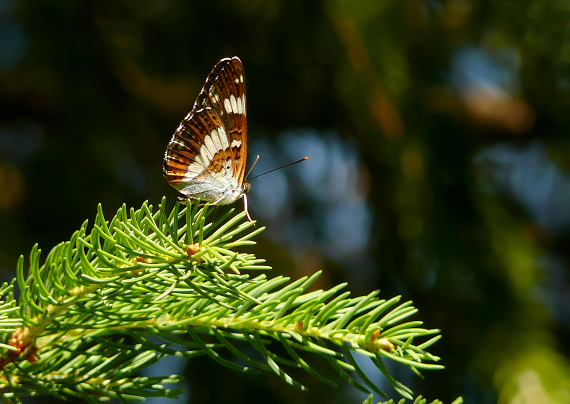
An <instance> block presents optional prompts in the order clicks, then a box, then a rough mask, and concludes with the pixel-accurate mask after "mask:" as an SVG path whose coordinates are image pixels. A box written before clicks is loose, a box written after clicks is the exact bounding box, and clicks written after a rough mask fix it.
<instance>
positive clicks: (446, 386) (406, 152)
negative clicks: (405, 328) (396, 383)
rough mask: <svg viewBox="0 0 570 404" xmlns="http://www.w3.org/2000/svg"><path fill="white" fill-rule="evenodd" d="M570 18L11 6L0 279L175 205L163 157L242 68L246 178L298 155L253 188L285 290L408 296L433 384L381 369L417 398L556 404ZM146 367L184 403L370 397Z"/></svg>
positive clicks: (3, 49)
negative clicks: (229, 63) (183, 124)
mask: <svg viewBox="0 0 570 404" xmlns="http://www.w3.org/2000/svg"><path fill="white" fill-rule="evenodd" d="M569 16H570V2H569V1H565V0H544V1H524V0H518V1H511V0H496V1H482V0H481V1H477V0H444V1H438V0H408V1H404V0H400V1H394V0H386V1H348V0H344V1H343V0H331V1H325V0H323V1H320V2H318V1H270V0H241V1H233V2H225V1H181V0H170V1H169V0H162V1H150V0H139V1H127V0H113V1H87V0H82V1H63V0H60V1H44V0H0V270H1V271H2V275H3V277H4V279H11V278H12V277H13V276H14V275H15V267H16V262H17V259H18V256H19V255H20V254H25V255H26V254H28V252H29V250H30V249H31V248H32V246H33V244H34V243H39V245H40V248H42V250H43V251H44V254H45V253H47V251H49V250H50V249H51V248H52V247H53V246H54V245H56V244H57V243H59V242H61V241H64V240H67V239H69V237H70V235H71V234H72V233H73V232H74V231H75V230H76V229H78V228H79V226H80V225H81V223H82V222H83V221H84V220H86V219H89V220H92V219H93V218H94V216H95V213H96V206H97V204H98V203H102V204H103V209H104V211H105V213H106V214H107V217H111V216H112V215H113V214H114V212H115V211H116V210H117V209H118V208H119V206H120V205H121V204H123V203H125V204H126V205H127V206H128V207H135V208H138V207H140V205H141V203H142V202H143V201H145V200H149V201H150V202H151V203H153V204H155V205H156V204H158V202H159V201H160V199H161V197H162V196H163V195H167V197H168V198H169V201H170V203H171V204H172V203H174V198H175V195H176V193H175V191H174V190H173V189H171V188H170V187H169V186H168V185H167V183H166V181H165V180H164V179H163V178H162V173H161V163H162V156H163V153H164V149H165V147H166V144H167V142H168V140H169V138H170V136H171V135H172V132H173V131H174V129H175V128H176V127H177V126H178V123H179V122H180V120H181V119H182V118H183V117H184V116H185V115H186V113H187V112H188V111H189V109H190V108H191V106H192V104H193V102H194V100H195V98H196V96H197V94H198V92H199V91H200V88H201V86H202V85H203V83H204V80H205V78H206V76H207V74H208V73H209V72H210V70H211V69H212V67H213V66H214V64H215V63H216V62H217V61H218V60H219V59H221V58H222V57H228V56H234V55H237V56H239V57H240V58H241V59H242V61H243V63H244V66H245V72H246V79H247V88H248V119H249V151H250V153H249V161H250V162H251V161H252V159H253V156H254V155H255V154H260V155H261V160H260V162H259V164H258V165H257V166H256V167H255V169H254V174H257V173H261V172H263V171H264V170H266V169H271V168H273V167H276V166H278V165H280V164H284V163H287V162H289V161H292V160H294V159H298V158H301V157H303V156H305V155H307V156H309V157H310V159H309V160H308V161H307V162H304V163H302V164H299V165H297V166H295V167H291V168H287V169H285V170H282V171H279V172H276V173H272V174H270V175H267V176H265V177H261V178H259V179H256V180H254V181H253V183H252V192H251V198H250V212H251V214H252V216H253V217H254V218H255V219H257V220H258V221H259V223H260V224H261V225H264V226H267V227H268V229H267V231H266V232H264V233H263V234H262V235H261V236H260V237H258V241H259V245H258V246H257V247H255V253H256V254H257V255H258V256H260V257H263V258H266V259H267V260H268V263H269V264H270V265H272V266H273V267H274V273H281V274H287V275H289V276H291V277H293V278H295V279H296V278H298V277H300V276H302V275H306V274H311V273H313V272H315V271H317V270H319V269H322V270H323V271H324V274H323V276H322V277H321V279H320V284H319V285H318V286H319V287H323V288H328V287H331V286H333V285H336V284H338V283H340V282H344V281H348V282H349V286H348V288H349V289H350V290H351V291H352V292H353V295H361V294H367V293H369V292H370V291H372V290H374V289H381V297H384V298H390V297H392V296H394V295H397V294H401V295H403V298H404V299H405V300H413V301H414V304H415V306H416V307H418V308H419V313H418V314H417V315H416V316H415V317H414V319H421V320H423V321H424V325H425V327H427V328H440V329H441V330H442V331H441V332H442V335H443V338H442V340H441V341H440V342H439V343H438V344H437V345H435V346H434V347H433V348H432V352H433V353H435V354H437V355H439V356H441V357H442V361H441V363H442V364H443V365H445V367H446V369H445V370H443V371H432V372H424V374H425V379H424V380H422V379H420V378H418V377H417V376H415V375H413V374H412V373H411V372H410V371H409V370H408V369H406V368H403V367H399V366H396V367H393V371H394V372H395V374H396V375H397V376H398V377H399V378H401V379H402V380H403V381H404V383H406V384H408V385H410V386H411V387H412V388H413V390H414V392H415V393H416V394H423V395H424V396H425V397H427V398H429V399H430V400H432V399H436V398H438V399H441V400H444V401H445V402H449V401H451V400H452V399H454V398H456V397H457V396H460V395H461V396H463V397H464V398H465V400H466V402H468V403H492V402H501V403H508V402H517V403H549V402H560V403H561V402H569V401H570V364H569V360H568V351H569V349H570V309H569V306H570V304H569V302H570V295H569V291H570V288H569V283H570V277H569V275H568V266H569V264H570V262H569V258H570V247H569V241H570V238H569V236H570V176H569V174H568V172H569V170H570V159H569V158H568V156H569V152H570V143H569V136H568V132H569V130H570V112H569V111H570V109H569V107H570V77H569V72H570V68H569V67H570V35H569V34H570V28H569V27H570V24H569V23H570V19H569ZM236 207H237V208H238V209H242V207H241V206H240V205H239V204H238V205H236ZM44 256H45V255H44ZM311 364H312V365H313V366H315V367H316V368H319V369H325V368H326V366H325V364H324V363H321V362H319V361H318V360H316V361H315V362H313V363H311ZM153 371H155V372H158V373H163V374H164V373H166V374H170V373H178V372H180V373H184V374H185V376H186V377H187V383H188V386H189V389H188V390H187V391H186V394H185V396H184V398H183V401H184V400H186V401H188V402H191V403H201V402H221V401H223V400H225V402H263V403H266V402H272V403H287V402H297V403H302V402H307V403H308V402H359V401H360V402H361V401H362V399H363V397H364V395H361V394H359V393H358V394H356V393H355V392H354V389H352V388H350V387H348V386H347V385H346V384H345V383H343V382H342V381H339V382H340V386H341V387H340V388H338V389H331V388H329V387H327V386H325V385H324V384H322V383H321V382H319V381H317V380H316V379H314V378H311V377H309V376H307V375H305V374H303V373H298V374H297V373H294V374H295V375H297V377H298V379H299V380H300V381H301V382H303V383H304V384H305V385H306V386H307V387H309V392H308V393H302V392H299V391H297V390H294V389H293V388H292V387H290V386H288V385H286V384H285V383H283V382H282V381H281V380H280V379H278V378H277V377H275V376H274V375H271V374H265V375H262V376H255V377H252V376H245V375H243V374H239V373H236V372H233V371H230V370H227V369H225V368H222V367H221V366H220V365H218V364H216V363H213V362H212V361H210V360H208V359H195V360H192V361H190V362H188V363H186V364H184V363H178V364H176V365H172V366H169V367H167V366H163V367H162V368H158V369H154V370H153ZM324 371H326V370H324ZM370 374H371V377H373V378H377V380H378V383H379V384H381V385H382V386H383V387H384V388H386V390H387V391H389V392H390V394H393V397H394V398H397V395H396V393H395V392H394V391H393V390H391V389H390V388H389V387H387V386H386V385H385V384H383V382H382V381H381V378H379V377H378V375H377V372H374V371H371V373H370ZM327 375H329V376H331V372H328V373H327ZM333 377H334V376H333Z"/></svg>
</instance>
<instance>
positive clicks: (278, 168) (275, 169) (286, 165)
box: [249, 156, 309, 181]
mask: <svg viewBox="0 0 570 404" xmlns="http://www.w3.org/2000/svg"><path fill="white" fill-rule="evenodd" d="M257 157H258V158H259V156H257ZM308 159H309V158H308V157H303V158H302V159H300V160H297V161H293V162H292V163H289V164H285V165H284V166H281V167H277V168H274V169H273V170H269V171H266V172H264V173H261V174H257V175H256V176H255V177H252V178H250V179H249V181H251V180H252V179H254V178H257V177H261V176H262V175H265V174H269V173H272V172H273V171H277V170H281V169H282V168H285V167H289V166H292V165H293V164H297V163H300V162H301V161H305V160H308ZM255 161H257V159H256V160H255ZM249 171H251V170H249Z"/></svg>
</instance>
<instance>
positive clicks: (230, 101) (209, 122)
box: [163, 57, 249, 204]
mask: <svg viewBox="0 0 570 404" xmlns="http://www.w3.org/2000/svg"><path fill="white" fill-rule="evenodd" d="M246 158H247V121H246V111H245V81H244V75H243V66H242V64H241V61H240V60H239V59H238V58H236V57H234V58H231V59H222V60H221V61H220V62H218V64H217V65H216V66H215V67H214V69H213V70H212V72H211V73H210V75H209V76H208V78H207V80H206V83H205V84H204V87H203V88H202V91H201V92H200V95H199V96H198V99H197V100H196V102H195V104H194V107H193V109H192V111H191V112H190V113H189V114H188V116H186V118H184V120H183V121H182V122H181V123H180V126H179V127H178V129H177V130H176V131H175V133H174V135H173V137H172V139H171V140H170V143H169V144H168V147H167V149H166V154H165V156H164V164H163V172H164V175H165V176H166V178H167V180H168V182H169V183H170V185H172V186H173V187H174V188H176V189H177V190H179V191H180V192H181V193H182V194H184V195H186V196H187V197H189V198H193V199H200V200H203V201H205V202H211V203H220V204H227V203H231V202H233V201H235V200H236V199H237V198H239V197H240V196H241V195H243V194H244V193H245V192H247V189H249V187H248V186H247V184H245V183H244V182H243V177H244V173H245V164H246Z"/></svg>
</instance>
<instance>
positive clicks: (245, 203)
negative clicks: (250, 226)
mask: <svg viewBox="0 0 570 404" xmlns="http://www.w3.org/2000/svg"><path fill="white" fill-rule="evenodd" d="M243 209H244V210H245V213H246V214H247V219H248V220H249V221H250V222H253V220H252V219H251V216H250V215H249V210H247V195H246V194H243Z"/></svg>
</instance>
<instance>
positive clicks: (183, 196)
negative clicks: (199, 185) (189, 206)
mask: <svg viewBox="0 0 570 404" xmlns="http://www.w3.org/2000/svg"><path fill="white" fill-rule="evenodd" d="M176 199H178V202H180V203H184V202H186V201H187V200H188V196H186V195H182V194H179V195H178V196H177V197H176Z"/></svg>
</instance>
